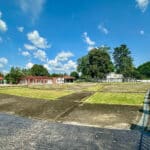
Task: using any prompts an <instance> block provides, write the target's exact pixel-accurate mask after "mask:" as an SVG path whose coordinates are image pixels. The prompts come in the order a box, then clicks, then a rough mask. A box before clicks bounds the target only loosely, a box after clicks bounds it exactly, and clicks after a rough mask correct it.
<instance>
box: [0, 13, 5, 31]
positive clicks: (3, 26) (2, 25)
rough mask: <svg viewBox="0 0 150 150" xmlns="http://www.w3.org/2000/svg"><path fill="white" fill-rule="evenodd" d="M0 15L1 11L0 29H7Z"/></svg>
mask: <svg viewBox="0 0 150 150" xmlns="http://www.w3.org/2000/svg"><path fill="white" fill-rule="evenodd" d="M1 17H2V12H0V31H3V32H5V31H7V24H6V22H5V21H3V20H2V19H1Z"/></svg>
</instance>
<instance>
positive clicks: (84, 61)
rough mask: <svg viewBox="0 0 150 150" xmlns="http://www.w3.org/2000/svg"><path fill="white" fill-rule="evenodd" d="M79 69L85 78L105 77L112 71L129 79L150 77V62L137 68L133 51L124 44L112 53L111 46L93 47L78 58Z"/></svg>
mask: <svg viewBox="0 0 150 150" xmlns="http://www.w3.org/2000/svg"><path fill="white" fill-rule="evenodd" d="M77 71H78V72H80V73H81V78H83V79H104V78H105V77H106V75H107V74H108V73H110V72H115V73H118V74H122V75H123V76H124V78H128V79H129V78H130V79H150V62H146V63H144V64H142V65H140V66H138V67H137V68H136V67H135V66H134V64H133V58H132V56H131V51H130V50H129V48H128V47H127V45H125V44H122V45H120V46H119V47H116V48H114V51H113V53H112V55H110V48H109V47H98V48H93V49H92V50H91V51H89V53H88V54H87V55H85V56H83V57H81V58H79V59H78V67H77Z"/></svg>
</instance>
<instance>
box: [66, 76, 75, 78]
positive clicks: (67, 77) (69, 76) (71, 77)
mask: <svg viewBox="0 0 150 150" xmlns="http://www.w3.org/2000/svg"><path fill="white" fill-rule="evenodd" d="M63 77H64V79H75V78H74V77H72V76H63Z"/></svg>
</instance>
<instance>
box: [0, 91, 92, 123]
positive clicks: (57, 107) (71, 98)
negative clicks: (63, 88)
mask: <svg viewBox="0 0 150 150" xmlns="http://www.w3.org/2000/svg"><path fill="white" fill-rule="evenodd" d="M90 95H91V93H90V92H82V93H74V94H71V95H68V96H64V97H61V98H59V99H58V100H55V101H48V100H39V99H32V98H25V97H19V96H10V95H5V94H0V111H1V112H8V113H13V114H17V115H21V116H26V117H34V118H39V119H43V118H44V119H48V120H55V118H58V116H59V115H60V114H62V113H63V112H66V110H67V109H69V108H72V107H75V106H76V105H78V103H79V102H80V101H81V100H82V99H83V98H85V97H87V96H90Z"/></svg>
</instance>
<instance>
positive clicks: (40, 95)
mask: <svg viewBox="0 0 150 150" xmlns="http://www.w3.org/2000/svg"><path fill="white" fill-rule="evenodd" d="M0 93H2V94H9V95H16V96H22V97H29V98H37V99H47V100H56V99H57V98H60V97H63V96H66V95H69V94H71V93H72V92H71V91H63V90H58V91H57V90H41V89H31V88H22V87H17V88H13V87H7V88H0Z"/></svg>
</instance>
